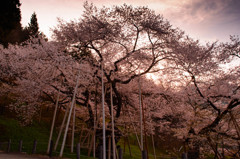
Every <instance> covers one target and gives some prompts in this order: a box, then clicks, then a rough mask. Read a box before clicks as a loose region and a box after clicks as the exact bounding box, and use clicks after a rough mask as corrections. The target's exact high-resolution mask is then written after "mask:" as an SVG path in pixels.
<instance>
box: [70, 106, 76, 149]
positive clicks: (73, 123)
mask: <svg viewBox="0 0 240 159" xmlns="http://www.w3.org/2000/svg"><path fill="white" fill-rule="evenodd" d="M75 115H76V104H74V108H73V119H72V120H73V122H72V144H71V153H73V148H74V133H75Z"/></svg>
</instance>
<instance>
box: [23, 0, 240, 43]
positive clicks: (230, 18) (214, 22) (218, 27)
mask: <svg viewBox="0 0 240 159" xmlns="http://www.w3.org/2000/svg"><path fill="white" fill-rule="evenodd" d="M20 2H21V3H22V6H21V12H22V25H23V26H26V25H27V24H28V23H29V21H30V17H31V15H32V13H33V12H34V11H35V12H36V14H37V18H38V23H39V26H40V30H41V31H43V32H44V33H45V34H46V35H47V36H48V37H50V36H51V31H50V28H53V27H54V26H56V23H57V17H60V18H62V19H64V20H66V21H69V20H74V19H78V18H80V17H81V14H82V11H83V3H84V2H85V0H20ZM88 2H89V3H90V2H92V3H93V4H94V5H96V6H97V7H101V6H108V7H111V6H112V5H121V4H123V3H126V4H129V5H133V6H148V7H149V8H150V9H152V10H154V11H155V12H156V13H157V14H161V15H163V16H164V18H166V19H168V20H169V21H170V23H171V24H172V25H173V26H174V27H179V28H181V29H182V30H184V31H185V32H186V33H187V34H188V35H190V36H191V37H193V38H195V39H199V40H200V41H202V42H206V41H214V40H220V41H226V40H228V39H229V35H240V9H239V8H240V1H239V0H115V1H113V0H91V1H88Z"/></svg>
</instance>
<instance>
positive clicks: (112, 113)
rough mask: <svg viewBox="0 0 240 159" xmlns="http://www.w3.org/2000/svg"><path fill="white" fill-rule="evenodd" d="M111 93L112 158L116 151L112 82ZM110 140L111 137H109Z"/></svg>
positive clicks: (114, 158) (114, 156)
mask: <svg viewBox="0 0 240 159" xmlns="http://www.w3.org/2000/svg"><path fill="white" fill-rule="evenodd" d="M110 91H111V92H110V93H111V117H112V119H111V120H112V147H113V159H116V151H115V147H116V144H115V133H114V112H113V93H112V83H111V88H110ZM110 140H111V139H110Z"/></svg>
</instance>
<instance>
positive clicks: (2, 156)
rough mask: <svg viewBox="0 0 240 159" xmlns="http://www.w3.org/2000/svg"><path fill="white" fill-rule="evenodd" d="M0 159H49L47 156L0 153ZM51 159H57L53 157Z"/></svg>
mask: <svg viewBox="0 0 240 159" xmlns="http://www.w3.org/2000/svg"><path fill="white" fill-rule="evenodd" d="M0 159H49V157H48V156H41V155H27V154H21V153H4V152H0ZM52 159H57V158H55V157H53V158H52Z"/></svg>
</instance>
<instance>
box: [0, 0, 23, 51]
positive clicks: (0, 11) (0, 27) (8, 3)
mask: <svg viewBox="0 0 240 159" xmlns="http://www.w3.org/2000/svg"><path fill="white" fill-rule="evenodd" d="M20 6H21V3H20V2H19V0H2V1H1V5H0V44H2V45H3V46H4V47H7V46H8V43H16V42H20V39H21V38H20V36H21V31H22V27H21V23H20V22H21V10H20Z"/></svg>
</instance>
